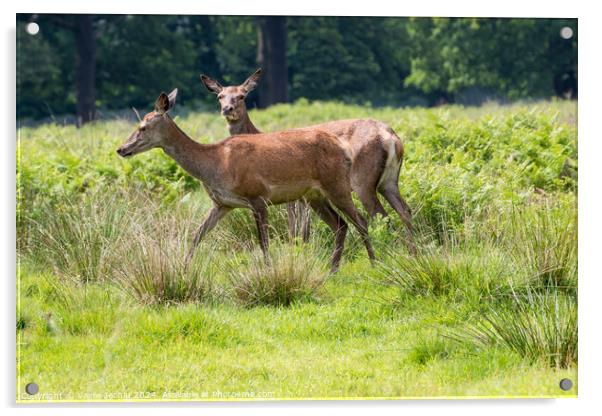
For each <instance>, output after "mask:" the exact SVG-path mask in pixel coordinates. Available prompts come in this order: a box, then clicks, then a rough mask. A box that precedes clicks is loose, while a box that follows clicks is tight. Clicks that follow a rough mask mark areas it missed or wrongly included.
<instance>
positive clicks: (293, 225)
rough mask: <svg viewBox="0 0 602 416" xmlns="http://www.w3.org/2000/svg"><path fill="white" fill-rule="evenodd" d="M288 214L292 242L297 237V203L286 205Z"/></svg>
mask: <svg viewBox="0 0 602 416" xmlns="http://www.w3.org/2000/svg"><path fill="white" fill-rule="evenodd" d="M286 212H287V214H288V234H289V236H290V238H291V241H293V240H295V237H297V209H296V204H295V202H289V203H288V204H286Z"/></svg>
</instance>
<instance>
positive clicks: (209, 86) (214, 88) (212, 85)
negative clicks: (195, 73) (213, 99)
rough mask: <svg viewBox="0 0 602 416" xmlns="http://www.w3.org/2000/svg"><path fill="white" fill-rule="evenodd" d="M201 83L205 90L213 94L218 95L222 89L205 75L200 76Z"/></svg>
mask: <svg viewBox="0 0 602 416" xmlns="http://www.w3.org/2000/svg"><path fill="white" fill-rule="evenodd" d="M201 82H202V83H203V85H204V86H205V88H207V89H208V90H209V92H212V93H214V94H219V93H220V92H222V90H223V89H224V87H222V86H221V85H220V83H219V82H217V81H216V80H214V79H213V78H209V77H208V76H207V75H205V74H201Z"/></svg>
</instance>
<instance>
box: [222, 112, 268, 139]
mask: <svg viewBox="0 0 602 416" xmlns="http://www.w3.org/2000/svg"><path fill="white" fill-rule="evenodd" d="M228 131H229V132H230V135H231V136H235V135H237V134H257V133H261V132H260V131H259V130H258V129H257V127H255V125H253V123H252V122H251V119H250V118H249V113H247V112H246V111H245V114H244V116H243V117H241V118H239V119H238V120H228Z"/></svg>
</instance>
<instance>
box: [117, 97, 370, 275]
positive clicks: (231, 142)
mask: <svg viewBox="0 0 602 416" xmlns="http://www.w3.org/2000/svg"><path fill="white" fill-rule="evenodd" d="M176 95H177V89H176V90H174V91H172V92H171V93H170V94H169V96H168V95H166V94H165V93H161V95H159V97H158V98H157V100H156V102H155V108H154V110H153V111H152V112H150V113H148V114H147V115H146V116H144V118H143V119H142V121H141V122H140V124H139V125H138V127H137V128H136V130H135V131H134V132H133V133H132V134H131V136H130V137H129V138H128V139H127V141H126V142H125V143H124V144H123V145H122V146H121V147H120V148H119V149H118V150H117V153H118V154H119V155H120V156H122V157H130V156H133V155H135V154H138V153H141V152H144V151H147V150H150V149H152V148H161V149H163V151H164V152H165V153H167V154H168V155H169V156H170V157H172V158H173V159H174V160H175V161H176V162H177V163H178V164H179V165H180V166H181V167H182V168H183V169H184V170H185V171H186V172H188V173H189V174H190V175H192V176H193V177H195V178H197V179H199V180H200V181H201V182H202V183H203V186H204V187H205V189H206V191H207V193H208V194H209V197H210V198H211V199H212V201H213V207H212V208H211V210H210V212H209V215H208V216H207V217H206V218H205V220H204V221H203V223H202V224H201V226H200V228H199V229H198V231H197V233H196V235H195V237H194V241H193V245H192V247H191V248H190V251H189V253H188V255H187V258H186V262H187V264H188V263H189V262H190V260H191V259H192V256H193V254H194V250H195V248H196V247H197V246H198V244H199V242H200V241H201V239H202V238H203V237H204V236H205V235H206V234H207V233H208V232H209V231H210V230H211V229H213V228H214V227H215V226H216V224H217V223H218V221H219V220H220V219H221V218H223V217H224V215H226V214H227V213H228V212H230V211H231V210H232V209H234V208H249V209H251V211H252V212H253V216H254V218H255V222H256V225H257V232H258V237H259V242H260V246H261V249H262V251H263V255H264V258H265V260H266V262H267V263H269V254H268V244H269V243H268V218H267V206H268V205H269V204H280V203H285V202H290V201H295V200H298V199H301V198H305V199H306V200H307V201H308V203H309V205H310V206H311V208H312V209H313V210H314V211H315V212H316V213H317V214H318V216H319V217H320V218H321V219H322V220H324V222H326V224H328V226H329V227H330V229H331V230H332V232H333V233H334V234H335V248H334V252H333V255H332V260H331V271H332V272H333V273H334V272H336V271H337V270H338V267H339V263H340V260H341V255H342V253H343V247H344V242H345V236H346V233H347V228H348V227H347V224H346V222H345V221H344V220H343V218H342V217H341V216H340V215H339V214H338V213H337V211H336V210H335V209H334V207H336V208H337V209H339V210H340V211H341V212H342V213H343V215H344V216H345V217H346V218H347V219H348V220H349V221H350V222H351V223H352V224H353V226H354V227H355V228H356V229H357V230H358V231H359V233H360V235H361V237H362V240H363V243H364V245H365V246H366V250H367V251H368V256H369V257H370V260H374V252H373V250H372V245H371V243H370V239H369V236H368V228H367V224H366V220H364V218H363V217H362V216H361V215H360V214H359V213H358V212H357V210H356V208H355V206H354V205H353V201H352V198H351V186H350V176H351V155H350V152H349V149H348V148H346V147H345V146H342V145H341V143H340V141H339V140H338V139H337V138H336V137H335V136H333V135H331V134H329V133H326V132H323V131H321V130H319V129H305V130H289V131H282V132H278V133H271V134H255V135H235V136H232V137H229V138H227V139H225V140H222V141H220V142H217V143H213V144H201V143H198V142H196V141H194V140H192V139H191V138H190V137H188V136H187V135H186V134H185V133H184V132H183V131H182V130H180V128H179V127H178V126H177V125H176V123H175V122H174V121H173V119H172V118H171V117H170V116H169V111H170V110H171V109H172V108H173V107H174V105H175V101H176ZM333 206H334V207H333Z"/></svg>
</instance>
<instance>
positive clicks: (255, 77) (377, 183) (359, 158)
mask: <svg viewBox="0 0 602 416" xmlns="http://www.w3.org/2000/svg"><path fill="white" fill-rule="evenodd" d="M261 72H262V69H261V68H259V69H257V70H256V71H255V72H254V73H253V74H251V75H250V76H249V77H248V78H247V79H246V80H245V81H244V82H243V83H242V84H240V85H231V86H227V87H223V86H222V85H221V84H220V83H219V82H218V81H216V80H215V79H213V78H211V77H209V76H207V75H205V74H201V82H202V84H203V85H204V86H205V88H206V89H207V90H208V91H209V92H211V93H213V94H216V95H217V99H218V102H219V106H220V111H221V114H222V116H223V117H224V118H225V119H226V121H227V123H228V131H229V132H230V134H233V135H234V134H261V131H260V130H259V129H257V127H255V125H254V124H253V122H252V121H251V119H250V117H249V113H248V111H247V107H246V104H245V98H246V97H247V95H248V94H249V93H250V92H251V91H253V90H254V89H255V88H256V87H257V85H258V84H259V81H260V79H261ZM300 130H321V131H325V132H328V133H330V134H332V135H334V136H336V137H337V138H338V139H339V140H340V141H341V142H342V143H344V144H346V145H348V146H349V148H350V149H351V188H352V190H353V192H355V194H356V195H357V197H358V198H359V200H360V202H361V203H362V205H363V206H364V208H365V209H366V211H367V212H368V215H369V216H370V218H374V217H375V216H376V215H377V214H380V215H381V216H383V217H386V216H387V211H386V210H385V208H384V207H383V205H382V204H381V202H380V200H379V199H378V196H377V192H378V193H380V194H381V195H382V196H383V197H384V199H385V200H386V201H387V202H388V203H389V205H391V207H392V208H393V209H394V210H395V212H396V213H397V214H398V215H399V218H400V219H401V221H402V223H403V224H404V226H405V228H406V243H407V246H408V249H409V251H410V252H411V253H412V254H416V246H415V243H414V230H413V226H412V212H411V209H410V207H409V205H408V204H407V203H406V202H405V200H404V199H403V198H402V197H401V194H400V193H399V186H398V181H399V172H400V170H401V165H402V162H403V156H404V146H403V142H402V140H401V138H400V137H399V136H398V135H397V134H395V132H394V131H393V129H392V128H391V127H389V126H388V125H387V124H385V123H383V122H381V121H378V120H373V119H349V120H338V121H331V122H326V123H322V124H317V125H313V126H309V127H302V128H300ZM287 213H288V225H289V233H290V234H291V236H292V237H295V236H297V235H298V233H299V229H300V231H301V234H302V236H303V240H304V241H307V237H308V233H309V215H308V213H309V211H308V209H307V207H306V204H305V203H304V202H303V201H299V202H297V203H295V202H291V203H289V204H288V206H287ZM299 215H301V224H300V226H299V225H298V216H299Z"/></svg>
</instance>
